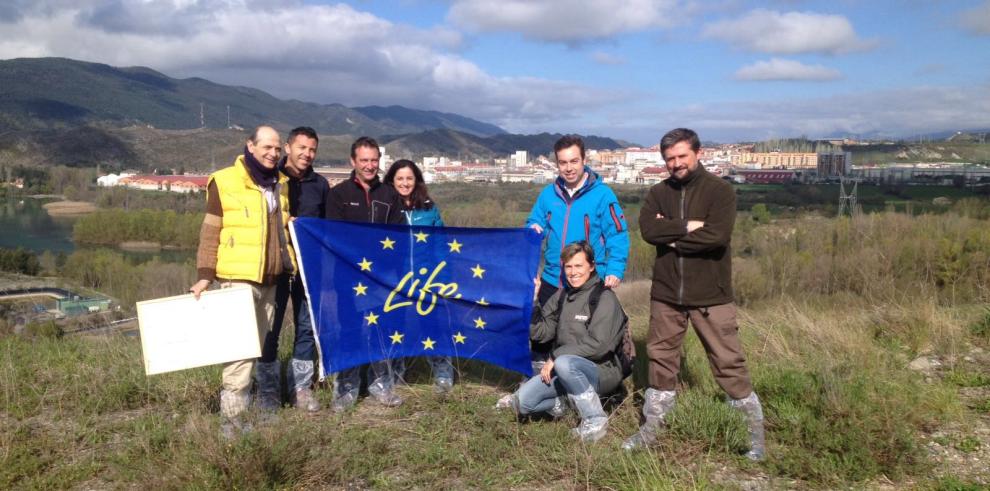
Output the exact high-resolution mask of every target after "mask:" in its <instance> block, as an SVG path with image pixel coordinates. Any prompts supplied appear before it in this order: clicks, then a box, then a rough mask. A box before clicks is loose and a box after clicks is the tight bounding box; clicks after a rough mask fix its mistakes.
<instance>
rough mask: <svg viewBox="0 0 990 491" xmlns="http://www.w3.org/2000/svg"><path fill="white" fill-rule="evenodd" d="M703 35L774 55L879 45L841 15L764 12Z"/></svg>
mask: <svg viewBox="0 0 990 491" xmlns="http://www.w3.org/2000/svg"><path fill="white" fill-rule="evenodd" d="M702 35H703V36H705V37H707V38H712V39H719V40H722V41H726V42H728V43H731V44H732V45H733V47H735V48H739V49H745V50H749V51H757V52H762V53H772V54H797V53H822V54H842V53H848V52H851V51H859V50H865V49H869V48H871V47H873V46H874V45H875V44H876V43H875V42H872V41H864V40H862V39H860V38H859V36H857V35H856V31H855V30H854V29H853V26H852V23H850V22H849V20H848V19H846V18H845V17H843V16H841V15H829V14H817V13H814V12H785V13H781V12H776V11H773V10H763V9H757V10H753V11H751V12H749V13H748V14H746V15H745V16H743V17H741V18H739V19H735V20H723V21H717V22H713V23H710V24H708V25H706V26H705V28H704V29H703V30H702Z"/></svg>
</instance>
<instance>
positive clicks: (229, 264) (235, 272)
mask: <svg viewBox="0 0 990 491" xmlns="http://www.w3.org/2000/svg"><path fill="white" fill-rule="evenodd" d="M287 181H288V178H287V177H286V176H285V175H284V174H282V173H279V175H278V184H276V185H275V189H276V191H277V192H278V201H279V211H280V212H281V216H282V225H283V226H282V228H281V232H282V238H283V240H284V241H285V244H286V247H287V248H288V250H289V259H290V260H291V261H292V267H293V270H296V267H295V266H296V258H295V253H294V252H293V250H292V241H291V240H290V239H289V234H288V228H287V227H288V224H289V189H288V186H287V185H286V182H287ZM210 182H215V183H216V185H217V194H219V196H220V206H221V207H222V208H223V228H221V229H220V244H219V247H218V248H217V277H218V278H223V279H228V280H247V281H254V282H256V283H261V281H262V278H263V276H264V273H265V272H264V269H265V255H266V250H265V247H266V246H267V244H268V240H267V239H268V237H267V232H268V219H269V216H270V215H269V213H268V204H267V203H266V202H265V195H264V193H263V192H262V190H261V188H260V187H258V185H257V184H255V183H254V181H252V180H251V176H250V175H249V174H248V171H247V168H245V167H244V156H243V155H240V156H238V157H237V160H235V161H234V165H233V166H231V167H227V168H226V169H222V170H219V171H217V172H214V173H213V175H211V176H210Z"/></svg>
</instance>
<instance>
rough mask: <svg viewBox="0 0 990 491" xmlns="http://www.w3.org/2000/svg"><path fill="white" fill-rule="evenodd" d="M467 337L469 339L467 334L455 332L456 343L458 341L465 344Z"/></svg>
mask: <svg viewBox="0 0 990 491" xmlns="http://www.w3.org/2000/svg"><path fill="white" fill-rule="evenodd" d="M465 339H467V336H465V335H463V334H461V333H459V332H458V333H457V334H454V344H457V343H461V344H464V340H465Z"/></svg>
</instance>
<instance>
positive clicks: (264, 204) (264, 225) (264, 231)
mask: <svg viewBox="0 0 990 491" xmlns="http://www.w3.org/2000/svg"><path fill="white" fill-rule="evenodd" d="M274 189H275V193H276V194H275V199H276V200H277V199H278V194H277V193H278V191H279V189H278V183H276V184H275V188H274ZM258 190H259V191H261V193H259V197H260V198H261V209H262V213H261V250H262V251H264V253H263V254H262V256H261V257H262V258H261V262H259V263H258V283H261V282H262V281H264V279H265V263H267V262H268V253H269V252H270V251H269V250H268V240H267V238H268V213H264V211H267V210H268V200H267V199H265V192H264V191H263V190H261V189H258ZM244 212H245V213H247V207H244ZM279 212H281V210H279Z"/></svg>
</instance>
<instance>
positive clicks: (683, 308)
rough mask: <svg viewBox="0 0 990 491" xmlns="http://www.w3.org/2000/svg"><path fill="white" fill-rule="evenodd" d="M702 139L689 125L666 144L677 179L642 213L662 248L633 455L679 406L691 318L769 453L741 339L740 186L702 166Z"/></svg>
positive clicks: (758, 447)
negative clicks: (736, 254) (736, 273)
mask: <svg viewBox="0 0 990 491" xmlns="http://www.w3.org/2000/svg"><path fill="white" fill-rule="evenodd" d="M700 150H701V141H700V140H699V139H698V135H697V133H695V132H694V131H691V130H689V129H686V128H678V129H675V130H672V131H670V132H668V133H667V134H666V135H664V136H663V138H662V139H661V140H660V151H661V152H662V153H663V158H664V161H665V162H666V164H667V171H668V172H670V177H669V178H668V179H666V180H664V181H663V182H661V183H660V184H657V185H655V186H653V187H652V188H651V189H650V191H649V193H648V194H647V195H646V202H645V203H644V204H643V208H642V209H641V211H640V215H639V226H640V232H641V233H642V235H643V240H645V241H646V242H648V243H650V244H653V245H655V246H656V248H657V256H656V260H655V261H654V264H653V287H652V289H651V291H650V297H651V302H650V329H649V333H648V334H647V340H646V351H647V355H648V356H649V360H650V361H649V388H648V389H647V390H646V395H645V399H646V401H645V403H644V405H643V416H644V422H643V425H642V426H641V427H640V429H639V431H638V432H637V433H636V434H634V435H633V436H632V437H630V438H629V439H628V440H626V442H625V443H623V448H625V449H627V450H632V449H636V448H641V447H643V446H648V445H652V444H655V443H656V441H657V434H658V433H659V432H660V431H661V430H662V429H663V427H664V420H665V418H666V417H667V416H668V414H669V413H670V411H671V410H672V409H673V408H674V397H675V395H676V394H675V391H674V389H675V388H676V386H677V373H678V370H679V369H680V356H681V345H682V343H683V341H684V334H685V333H686V332H687V325H688V321H689V320H690V322H691V324H692V325H693V326H694V330H695V332H697V333H698V337H700V338H701V343H702V345H703V346H704V347H705V352H706V353H707V354H708V361H709V364H710V365H711V368H712V372H713V373H714V374H715V381H716V382H717V383H718V385H719V386H720V387H721V388H722V390H724V391H725V392H726V393H727V394H728V395H729V398H730V399H729V405H731V406H732V407H733V408H736V409H738V410H740V411H742V412H743V414H745V416H746V421H747V426H748V427H749V434H750V450H749V452H748V453H747V454H746V456H747V457H748V458H750V459H752V460H762V459H763V458H764V455H765V445H764V436H763V409H762V406H761V405H760V399H759V398H758V397H757V396H756V393H755V392H753V385H752V383H751V382H750V378H749V371H748V370H747V369H746V358H745V356H744V355H743V351H742V345H741V343H740V342H739V336H738V324H737V323H736V306H735V304H734V303H733V296H732V251H731V249H730V241H731V239H732V227H733V225H734V224H735V219H736V195H735V190H734V189H732V185H731V184H729V183H727V182H725V181H724V180H722V179H719V178H718V177H716V176H714V175H712V174H711V173H709V172H708V171H706V170H705V168H704V167H703V166H702V165H701V164H700V163H699V161H698V157H699V154H700Z"/></svg>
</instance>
